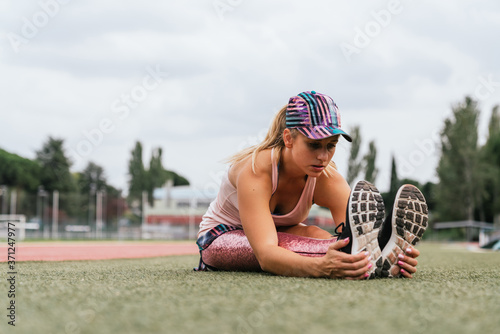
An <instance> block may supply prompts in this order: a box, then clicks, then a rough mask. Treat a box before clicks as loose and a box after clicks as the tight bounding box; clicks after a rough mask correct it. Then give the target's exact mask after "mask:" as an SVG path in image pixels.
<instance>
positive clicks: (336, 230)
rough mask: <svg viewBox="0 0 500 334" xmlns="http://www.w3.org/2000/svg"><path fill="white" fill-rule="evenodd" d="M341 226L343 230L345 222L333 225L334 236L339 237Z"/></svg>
mask: <svg viewBox="0 0 500 334" xmlns="http://www.w3.org/2000/svg"><path fill="white" fill-rule="evenodd" d="M341 226H342V231H343V230H344V227H345V224H344V223H340V224H338V225H337V227H335V231H334V232H333V236H334V237H337V238H340V235H341V234H342V231H340V232H339V227H341Z"/></svg>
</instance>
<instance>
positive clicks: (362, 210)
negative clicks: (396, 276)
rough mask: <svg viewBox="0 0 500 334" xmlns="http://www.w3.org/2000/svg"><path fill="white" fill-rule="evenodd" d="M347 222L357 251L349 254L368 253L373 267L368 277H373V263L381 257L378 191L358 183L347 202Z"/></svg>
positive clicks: (381, 219)
mask: <svg viewBox="0 0 500 334" xmlns="http://www.w3.org/2000/svg"><path fill="white" fill-rule="evenodd" d="M349 205H350V210H349V220H350V224H351V231H352V233H353V238H356V240H357V247H356V248H357V249H354V248H353V249H352V250H351V253H352V254H356V253H359V252H364V251H368V252H370V254H371V256H372V262H373V267H372V269H371V271H369V273H370V275H371V276H370V277H371V278H373V277H374V273H373V272H374V270H375V261H376V259H378V258H379V257H380V255H381V250H380V247H379V245H378V239H377V237H378V233H379V229H380V227H381V226H382V223H383V219H384V202H383V199H382V196H381V195H380V193H379V191H378V189H377V188H376V187H375V186H374V185H373V184H371V183H369V182H367V181H359V182H358V183H357V184H356V185H355V187H354V190H353V191H352V193H351V198H350V201H349Z"/></svg>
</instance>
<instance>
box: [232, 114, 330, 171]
mask: <svg viewBox="0 0 500 334" xmlns="http://www.w3.org/2000/svg"><path fill="white" fill-rule="evenodd" d="M286 109H287V105H285V106H284V107H283V108H281V109H280V111H278V113H277V114H276V116H274V119H273V121H272V122H271V126H270V127H269V130H268V131H267V134H266V137H265V138H264V140H263V141H262V142H261V143H260V144H258V145H253V146H250V147H248V148H245V149H243V150H241V151H239V152H238V153H236V154H234V155H233V156H231V157H229V158H228V159H227V160H226V162H228V163H230V164H236V163H238V162H240V161H242V160H244V159H246V158H247V157H248V156H251V157H252V171H253V172H254V173H256V172H255V159H256V157H257V155H258V154H259V152H261V151H263V150H266V149H269V148H274V149H275V152H276V155H275V156H274V159H276V160H279V158H280V157H281V152H282V150H283V147H285V141H284V140H283V131H285V129H286ZM290 133H291V135H292V138H295V137H296V136H297V135H298V134H299V131H298V130H297V129H294V128H290ZM329 165H330V166H332V167H333V168H335V169H337V165H335V162H333V161H330V162H329ZM327 169H328V168H325V170H324V172H325V174H326V175H327V176H328V174H329V172H327Z"/></svg>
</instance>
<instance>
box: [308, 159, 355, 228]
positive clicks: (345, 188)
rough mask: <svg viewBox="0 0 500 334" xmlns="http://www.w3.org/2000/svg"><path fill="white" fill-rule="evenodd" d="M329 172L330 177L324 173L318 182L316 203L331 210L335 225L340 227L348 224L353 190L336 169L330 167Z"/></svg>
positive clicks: (315, 190) (315, 193) (315, 195)
mask: <svg viewBox="0 0 500 334" xmlns="http://www.w3.org/2000/svg"><path fill="white" fill-rule="evenodd" d="M327 172H328V176H327V175H325V174H324V173H323V174H321V176H320V177H318V179H317V181H316V188H315V189H314V203H316V204H317V205H319V206H322V207H325V208H328V209H330V212H331V214H332V218H333V221H334V223H335V225H339V224H340V223H345V222H346V218H347V217H346V210H347V203H348V202H349V196H350V194H351V188H350V187H349V184H348V183H347V181H346V180H345V179H344V177H343V176H342V175H340V173H339V172H338V171H337V170H336V169H335V168H333V167H332V166H330V165H328V167H327Z"/></svg>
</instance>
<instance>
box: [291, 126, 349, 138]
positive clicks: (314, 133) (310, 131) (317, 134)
mask: <svg viewBox="0 0 500 334" xmlns="http://www.w3.org/2000/svg"><path fill="white" fill-rule="evenodd" d="M296 129H297V130H299V132H300V133H302V134H303V135H304V136H306V137H307V138H309V139H324V138H328V137H331V136H336V135H342V136H343V137H344V138H345V139H346V140H347V141H348V142H352V138H351V136H349V135H348V134H347V133H346V132H345V131H344V130H342V129H339V128H334V127H332V126H315V127H312V128H309V127H300V128H296Z"/></svg>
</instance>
